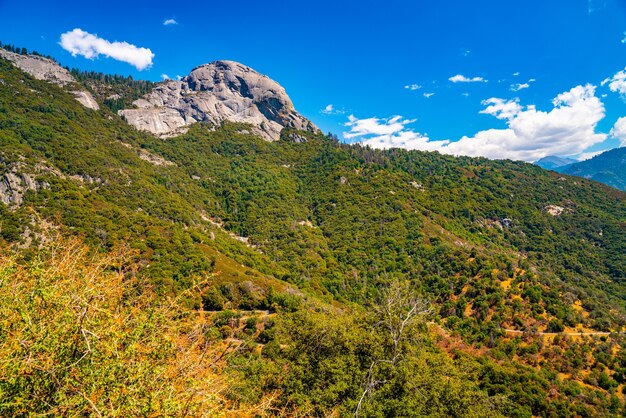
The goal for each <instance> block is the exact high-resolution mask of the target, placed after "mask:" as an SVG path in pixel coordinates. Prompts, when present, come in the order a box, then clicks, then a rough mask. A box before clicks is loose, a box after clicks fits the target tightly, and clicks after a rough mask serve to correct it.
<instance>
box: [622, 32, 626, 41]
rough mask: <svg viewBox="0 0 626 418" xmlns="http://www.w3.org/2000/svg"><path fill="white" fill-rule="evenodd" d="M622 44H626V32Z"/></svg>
mask: <svg viewBox="0 0 626 418" xmlns="http://www.w3.org/2000/svg"><path fill="white" fill-rule="evenodd" d="M622 43H623V44H626V32H624V37H623V38H622Z"/></svg>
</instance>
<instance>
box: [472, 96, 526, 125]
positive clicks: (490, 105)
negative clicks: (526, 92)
mask: <svg viewBox="0 0 626 418" xmlns="http://www.w3.org/2000/svg"><path fill="white" fill-rule="evenodd" d="M518 102H519V99H513V100H504V99H498V98H497V97H492V98H491V99H487V100H483V101H482V102H481V104H482V105H483V106H487V107H486V108H485V109H483V110H481V111H480V112H479V113H483V114H486V115H491V116H495V117H496V118H498V119H505V120H511V119H513V118H514V117H515V116H517V115H518V114H519V113H520V112H521V111H522V106H520V104H519V103H518Z"/></svg>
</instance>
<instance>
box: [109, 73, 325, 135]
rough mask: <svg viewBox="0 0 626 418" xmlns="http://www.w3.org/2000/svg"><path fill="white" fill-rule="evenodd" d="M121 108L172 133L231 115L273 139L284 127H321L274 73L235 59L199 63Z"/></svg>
mask: <svg viewBox="0 0 626 418" xmlns="http://www.w3.org/2000/svg"><path fill="white" fill-rule="evenodd" d="M133 104H134V105H135V106H136V107H137V108H136V109H124V110H120V111H119V114H120V115H121V116H122V117H124V119H126V121H127V122H128V123H129V124H131V125H133V126H135V127H136V128H137V129H139V130H144V131H148V132H151V133H153V134H155V135H158V136H162V137H168V136H174V135H177V134H180V133H184V132H186V131H187V129H188V128H189V126H190V125H191V124H193V123H196V122H209V123H212V124H220V123H221V122H223V121H225V120H228V121H232V122H243V123H248V124H251V125H253V126H254V127H255V128H256V129H254V133H258V134H260V135H261V136H262V137H263V138H265V139H267V140H269V141H275V140H278V139H279V138H280V131H281V130H282V129H283V128H284V127H293V128H296V129H300V130H309V131H312V132H317V131H318V129H317V127H315V125H313V124H312V123H311V122H310V121H308V120H307V119H306V118H304V117H303V116H302V115H300V114H299V113H298V112H296V110H295V109H294V107H293V103H292V102H291V99H289V96H287V93H286V92H285V89H284V88H283V87H281V86H280V85H279V84H278V83H276V82H275V81H273V80H271V79H270V78H269V77H267V76H265V75H262V74H260V73H258V72H256V71H254V70H253V69H251V68H250V67H247V66H245V65H242V64H239V63H237V62H233V61H215V62H212V63H210V64H205V65H201V66H199V67H196V68H194V69H193V70H192V71H191V73H190V74H189V75H188V76H187V77H184V78H183V79H182V80H180V81H176V80H169V81H166V82H164V83H161V84H159V85H158V86H157V87H156V88H155V89H154V90H153V91H152V92H150V93H148V94H147V95H145V96H144V97H143V98H141V99H139V100H136V101H135V102H134V103H133Z"/></svg>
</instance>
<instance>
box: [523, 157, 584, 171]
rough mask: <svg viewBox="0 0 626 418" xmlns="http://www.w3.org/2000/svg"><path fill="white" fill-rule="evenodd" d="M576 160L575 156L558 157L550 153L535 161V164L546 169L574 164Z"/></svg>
mask: <svg viewBox="0 0 626 418" xmlns="http://www.w3.org/2000/svg"><path fill="white" fill-rule="evenodd" d="M575 162H576V160H575V159H573V158H567V157H557V156H555V155H550V156H547V157H543V158H541V159H539V160H537V161H535V162H534V163H533V164H536V165H538V166H539V167H541V168H545V169H546V170H554V169H556V168H558V167H562V166H564V165H568V164H573V163H575Z"/></svg>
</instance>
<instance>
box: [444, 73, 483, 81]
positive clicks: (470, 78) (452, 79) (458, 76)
mask: <svg viewBox="0 0 626 418" xmlns="http://www.w3.org/2000/svg"><path fill="white" fill-rule="evenodd" d="M448 80H450V81H452V82H453V83H486V82H487V80H485V79H484V78H482V77H465V76H464V75H462V74H457V75H455V76H452V77H450V78H449V79H448Z"/></svg>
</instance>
